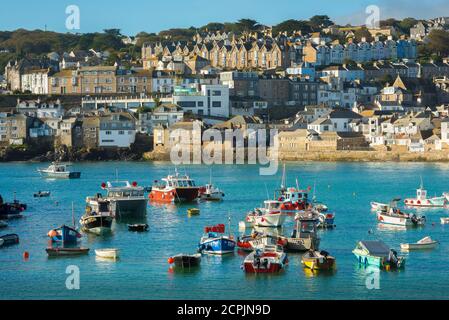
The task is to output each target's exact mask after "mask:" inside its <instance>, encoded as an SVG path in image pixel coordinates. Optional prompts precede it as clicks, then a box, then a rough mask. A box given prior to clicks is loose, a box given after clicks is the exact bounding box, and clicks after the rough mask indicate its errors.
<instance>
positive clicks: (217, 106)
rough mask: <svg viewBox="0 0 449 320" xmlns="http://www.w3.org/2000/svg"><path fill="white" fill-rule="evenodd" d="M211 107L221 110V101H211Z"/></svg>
mask: <svg viewBox="0 0 449 320" xmlns="http://www.w3.org/2000/svg"><path fill="white" fill-rule="evenodd" d="M212 107H214V108H221V101H212Z"/></svg>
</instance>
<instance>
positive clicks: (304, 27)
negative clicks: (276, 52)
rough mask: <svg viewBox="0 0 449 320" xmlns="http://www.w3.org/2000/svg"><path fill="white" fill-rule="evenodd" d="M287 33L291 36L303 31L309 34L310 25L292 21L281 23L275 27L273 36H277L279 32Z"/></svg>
mask: <svg viewBox="0 0 449 320" xmlns="http://www.w3.org/2000/svg"><path fill="white" fill-rule="evenodd" d="M284 31H287V32H288V33H289V34H291V33H292V32H293V31H301V32H302V33H308V32H310V31H311V29H310V25H309V24H308V23H307V21H302V20H295V19H290V20H286V21H283V22H281V23H279V24H278V25H276V26H274V27H273V34H274V35H277V34H278V33H279V32H284Z"/></svg>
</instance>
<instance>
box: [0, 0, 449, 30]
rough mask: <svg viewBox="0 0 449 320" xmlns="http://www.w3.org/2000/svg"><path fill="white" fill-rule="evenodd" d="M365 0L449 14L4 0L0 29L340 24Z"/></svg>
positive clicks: (410, 1)
mask: <svg viewBox="0 0 449 320" xmlns="http://www.w3.org/2000/svg"><path fill="white" fill-rule="evenodd" d="M70 5H76V6H78V8H79V10H80V29H78V30H76V31H73V30H68V29H67V28H66V20H67V17H68V15H67V14H66V8H67V7H68V6H70ZM369 5H377V6H378V7H379V9H380V18H381V19H386V18H391V17H394V18H405V17H414V18H420V19H427V18H434V17H440V16H449V0H419V1H416V0H312V1H310V0H126V1H115V0H41V1H34V0H14V1H9V0H3V1H2V3H1V5H0V30H15V29H19V28H24V29H29V30H34V29H42V30H44V29H45V28H46V29H47V30H51V31H58V32H80V33H86V32H97V31H102V30H103V29H109V28H117V29H121V30H122V33H123V34H126V35H135V34H137V33H139V32H141V31H145V32H159V31H161V30H165V29H169V28H187V27H190V26H195V27H200V26H203V25H205V24H207V23H208V22H235V21H237V20H238V19H241V18H252V19H255V20H257V21H258V22H260V23H262V24H265V25H273V24H277V23H279V22H281V21H284V20H287V19H299V20H301V19H308V18H310V17H312V16H313V15H316V14H326V15H328V16H329V17H330V18H331V19H332V20H333V21H334V22H336V23H339V24H347V23H351V24H363V23H364V22H365V20H366V17H367V14H366V13H365V10H366V8H367V6H369Z"/></svg>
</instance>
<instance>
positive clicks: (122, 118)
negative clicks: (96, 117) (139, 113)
mask: <svg viewBox="0 0 449 320" xmlns="http://www.w3.org/2000/svg"><path fill="white" fill-rule="evenodd" d="M135 139H136V123H135V118H134V117H132V116H131V115H130V114H129V113H114V114H111V115H107V116H103V117H100V129H99V139H98V145H99V146H100V147H116V148H129V147H130V146H131V144H133V143H134V141H135Z"/></svg>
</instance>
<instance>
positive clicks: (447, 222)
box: [440, 218, 449, 224]
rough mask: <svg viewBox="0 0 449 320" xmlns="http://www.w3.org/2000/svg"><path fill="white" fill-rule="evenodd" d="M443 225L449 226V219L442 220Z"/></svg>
mask: <svg viewBox="0 0 449 320" xmlns="http://www.w3.org/2000/svg"><path fill="white" fill-rule="evenodd" d="M440 220H441V224H449V218H440Z"/></svg>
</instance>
